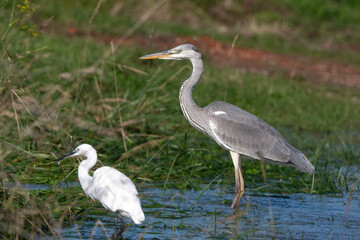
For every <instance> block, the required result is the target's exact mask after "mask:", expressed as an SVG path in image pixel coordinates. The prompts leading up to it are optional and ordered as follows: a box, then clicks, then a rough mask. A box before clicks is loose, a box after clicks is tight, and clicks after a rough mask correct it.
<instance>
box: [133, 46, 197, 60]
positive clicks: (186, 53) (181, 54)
mask: <svg viewBox="0 0 360 240" xmlns="http://www.w3.org/2000/svg"><path fill="white" fill-rule="evenodd" d="M192 58H201V53H200V52H199V51H198V50H197V49H196V47H194V46H193V45H191V44H182V45H180V46H177V47H174V48H172V49H170V50H167V51H163V52H158V53H153V54H149V55H145V56H142V57H140V59H165V60H182V59H192Z"/></svg>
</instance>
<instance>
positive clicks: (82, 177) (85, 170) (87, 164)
mask: <svg viewBox="0 0 360 240" xmlns="http://www.w3.org/2000/svg"><path fill="white" fill-rule="evenodd" d="M96 162H97V154H96V151H95V150H94V151H91V152H89V154H88V156H87V159H86V160H83V161H82V162H81V163H80V165H79V169H78V177H79V181H80V184H81V186H82V188H83V190H84V191H85V192H87V191H86V189H89V187H90V186H91V183H92V178H93V177H92V176H90V175H89V171H90V169H91V168H92V167H94V166H95V164H96Z"/></svg>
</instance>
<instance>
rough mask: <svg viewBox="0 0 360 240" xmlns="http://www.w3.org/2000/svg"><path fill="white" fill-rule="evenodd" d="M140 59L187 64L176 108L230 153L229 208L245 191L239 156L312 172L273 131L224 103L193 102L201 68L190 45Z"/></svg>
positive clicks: (298, 155)
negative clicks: (231, 183) (189, 66)
mask: <svg viewBox="0 0 360 240" xmlns="http://www.w3.org/2000/svg"><path fill="white" fill-rule="evenodd" d="M141 59H166V60H181V59H189V60H190V61H191V63H192V65H193V72H192V74H191V76H190V77H189V78H188V79H187V80H185V82H184V83H183V84H182V86H181V88H180V96H179V99H180V106H181V109H182V111H183V113H184V116H185V118H186V119H187V120H188V121H189V122H190V124H191V125H192V126H194V127H195V128H197V129H198V130H200V131H202V132H204V133H206V134H207V135H208V136H210V137H211V138H212V139H214V140H215V141H216V142H217V143H218V144H219V145H220V146H222V147H223V148H225V149H226V150H228V151H230V154H231V157H232V160H233V164H234V167H235V184H236V185H235V186H236V187H235V194H234V198H233V203H232V206H231V207H232V208H236V207H238V205H239V203H240V199H241V198H242V195H243V193H244V191H245V187H244V181H243V177H242V173H241V159H240V155H245V156H249V157H252V158H255V159H260V160H268V161H270V162H273V163H277V164H280V165H290V166H294V167H295V168H297V169H299V170H301V171H303V172H306V173H312V172H313V171H314V167H313V166H312V164H311V163H310V161H309V160H308V159H307V158H306V157H305V156H304V154H302V153H301V152H300V151H299V150H297V149H295V148H294V147H292V146H291V145H290V144H289V143H288V142H287V141H286V140H285V139H284V138H283V137H282V136H281V135H280V134H279V132H278V131H277V130H276V129H274V128H273V127H271V126H270V125H268V124H267V123H265V122H264V121H262V120H261V119H259V118H258V117H256V116H254V115H253V114H251V113H249V112H247V111H245V110H242V109H240V108H238V107H236V106H234V105H232V104H229V103H226V102H213V103H211V104H209V105H208V106H206V107H204V108H200V107H199V106H198V105H197V104H196V103H195V102H194V100H193V98H192V91H193V89H194V87H195V85H196V84H197V83H198V82H199V80H200V78H201V75H202V72H203V70H204V67H203V61H202V57H201V54H200V52H199V51H198V50H197V49H196V48H195V47H194V46H193V45H191V44H183V45H180V46H178V47H175V48H173V49H170V50H168V51H164V52H159V53H154V54H149V55H146V56H143V57H141Z"/></svg>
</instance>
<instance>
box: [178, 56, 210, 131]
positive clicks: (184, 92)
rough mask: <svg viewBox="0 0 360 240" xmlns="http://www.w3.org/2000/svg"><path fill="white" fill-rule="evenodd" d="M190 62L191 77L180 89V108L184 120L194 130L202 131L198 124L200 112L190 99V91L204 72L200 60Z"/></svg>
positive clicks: (195, 59)
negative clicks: (191, 66) (191, 68)
mask: <svg viewBox="0 0 360 240" xmlns="http://www.w3.org/2000/svg"><path fill="white" fill-rule="evenodd" d="M190 60H191V63H192V65H193V71H192V74H191V76H190V77H189V78H188V79H187V80H186V81H185V82H184V83H183V84H182V86H181V88H180V95H179V99H180V107H181V110H182V111H183V113H184V116H185V118H186V119H187V120H188V121H189V122H190V124H191V125H193V126H194V127H195V128H197V129H199V130H202V127H201V125H202V124H199V123H200V121H201V119H202V118H201V114H202V110H201V108H200V107H199V106H198V105H197V104H196V103H195V101H194V99H193V98H192V91H193V89H194V87H195V85H196V84H197V83H198V82H199V80H200V78H201V74H202V72H203V71H204V66H203V61H202V60H201V58H193V59H190Z"/></svg>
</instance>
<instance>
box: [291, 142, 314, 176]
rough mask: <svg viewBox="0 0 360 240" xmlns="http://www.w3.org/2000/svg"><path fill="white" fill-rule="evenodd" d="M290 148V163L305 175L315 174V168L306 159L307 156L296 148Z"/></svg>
mask: <svg viewBox="0 0 360 240" xmlns="http://www.w3.org/2000/svg"><path fill="white" fill-rule="evenodd" d="M288 147H289V148H290V152H291V153H290V162H291V164H292V165H294V167H295V168H297V169H299V170H300V171H303V172H305V173H310V174H311V173H313V172H314V169H315V168H314V166H313V165H312V164H311V162H310V161H309V160H308V159H307V158H306V157H305V155H304V154H303V153H302V152H300V151H299V150H297V149H296V148H294V147H293V146H291V145H289V146H288Z"/></svg>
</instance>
